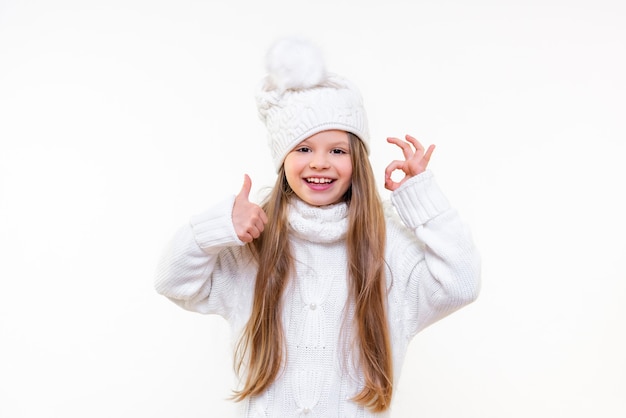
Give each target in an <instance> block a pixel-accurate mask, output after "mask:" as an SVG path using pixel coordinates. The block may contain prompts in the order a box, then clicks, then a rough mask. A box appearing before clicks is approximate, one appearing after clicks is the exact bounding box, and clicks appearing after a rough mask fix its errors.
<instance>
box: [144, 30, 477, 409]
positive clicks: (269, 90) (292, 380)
mask: <svg viewBox="0 0 626 418" xmlns="http://www.w3.org/2000/svg"><path fill="white" fill-rule="evenodd" d="M268 70H269V75H268V76H267V77H266V78H265V80H264V83H263V85H262V88H261V91H260V92H259V94H258V97H257V103H258V108H259V113H260V115H261V118H262V120H263V121H264V122H265V124H266V126H267V128H268V141H269V145H270V149H271V153H272V157H273V160H274V164H275V168H276V170H277V173H278V176H277V180H276V184H275V186H274V188H273V189H272V191H271V193H270V194H269V196H268V197H267V198H266V199H265V201H264V202H263V203H262V204H261V206H258V205H256V204H254V203H252V202H250V201H249V199H248V194H249V192H250V189H251V181H250V179H249V177H248V176H247V175H246V176H245V177H244V184H243V187H242V189H241V191H240V192H239V194H238V195H236V196H231V197H230V198H228V199H225V200H223V201H222V202H221V203H219V204H217V205H215V206H214V207H213V208H211V209H209V210H208V211H206V212H204V213H201V214H199V215H197V216H194V217H192V218H191V221H190V222H189V224H188V225H186V226H184V227H183V228H182V229H180V230H179V232H178V233H177V234H176V235H175V236H174V238H173V239H172V241H171V242H170V244H169V246H168V248H167V249H166V251H165V252H164V255H163V257H162V260H161V263H160V265H159V268H158V273H157V279H156V289H157V291H158V292H159V293H161V294H163V295H165V296H167V297H168V298H169V299H171V300H172V301H174V302H176V303H177V304H179V305H180V306H181V307H183V308H185V309H188V310H191V311H196V312H200V313H212V314H218V315H221V316H223V317H224V318H225V319H226V320H227V321H228V322H229V323H230V326H231V328H232V332H233V336H234V337H235V370H236V372H237V375H238V376H239V383H240V384H239V386H238V387H237V388H236V391H235V394H234V399H236V400H237V401H241V416H242V417H299V416H302V417H305V416H315V417H323V418H330V417H336V418H339V417H341V418H344V417H387V416H389V410H390V404H391V400H392V394H393V390H394V385H395V383H396V382H397V381H398V378H399V375H400V370H401V367H402V363H403V360H404V355H405V352H406V349H407V346H408V344H409V341H410V340H411V338H412V337H413V336H415V335H416V334H417V333H418V332H419V331H420V330H422V329H424V328H425V327H427V326H428V325H430V324H432V323H433V322H435V321H437V320H439V319H441V318H443V317H444V316H446V315H448V314H450V313H451V312H453V311H455V310H457V309H459V308H460V307H462V306H464V305H466V304H468V303H470V302H472V301H473V300H474V299H475V298H476V297H477V294H478V289H479V271H480V262H479V257H478V255H477V251H476V249H475V248H474V245H473V244H472V241H471V238H470V236H469V233H468V231H467V229H466V228H465V226H464V224H463V223H462V222H461V220H460V218H459V216H458V215H457V212H456V211H455V210H453V209H452V208H451V207H450V205H449V203H448V200H447V199H446V198H445V196H444V195H443V194H442V192H441V191H440V189H439V188H438V186H437V184H436V183H435V180H434V177H433V174H432V172H431V171H429V170H427V165H428V162H429V160H430V157H431V155H432V153H433V150H434V146H432V145H431V146H430V147H429V148H428V149H426V150H425V149H424V147H423V146H422V145H421V144H420V142H418V141H417V140H416V139H414V138H413V137H411V136H408V135H407V136H406V138H405V139H406V140H401V139H398V138H389V139H388V141H389V142H390V143H391V144H394V145H396V146H398V147H400V148H401V150H402V152H403V155H404V158H405V159H404V160H403V161H394V162H392V163H391V164H390V165H389V166H388V167H387V169H386V172H385V176H386V178H385V187H386V188H387V189H389V190H391V191H392V193H391V204H386V205H383V204H382V203H381V201H380V198H379V195H378V193H377V191H376V186H375V179H374V175H373V173H372V168H371V165H370V162H369V159H368V152H369V136H368V128H367V119H366V115H365V110H364V108H363V103H362V99H361V96H360V94H359V92H358V91H357V89H356V88H355V87H354V86H353V85H352V84H351V83H350V82H349V81H348V80H345V79H344V78H341V77H339V76H337V75H333V74H329V73H327V72H326V70H325V68H324V65H323V62H322V61H321V59H320V55H319V52H318V51H317V50H316V49H314V48H313V47H312V46H311V45H310V44H308V43H306V42H303V41H298V40H283V41H280V42H278V43H277V44H275V45H274V46H273V48H271V49H270V51H269V53H268ZM396 170H401V171H402V172H404V178H403V179H402V180H401V181H399V182H398V181H394V180H393V179H392V177H391V174H392V173H393V172H394V171H396Z"/></svg>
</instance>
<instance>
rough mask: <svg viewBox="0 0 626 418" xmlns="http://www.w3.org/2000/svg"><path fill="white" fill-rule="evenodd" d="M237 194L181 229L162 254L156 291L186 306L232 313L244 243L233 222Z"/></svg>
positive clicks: (225, 313) (202, 310) (199, 310)
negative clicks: (230, 311)
mask: <svg viewBox="0 0 626 418" xmlns="http://www.w3.org/2000/svg"><path fill="white" fill-rule="evenodd" d="M233 202H234V196H231V197H230V198H228V199H225V200H223V201H222V202H220V203H219V204H218V205H216V206H214V207H213V208H211V209H209V210H207V211H206V212H204V213H201V214H199V215H196V216H193V217H192V218H191V219H190V222H189V223H188V224H187V225H185V226H183V227H182V228H180V229H179V230H178V231H177V232H176V234H175V235H174V237H173V238H172V239H171V240H170V242H169V243H168V245H167V246H166V248H165V250H164V251H163V254H162V255H161V258H160V261H159V264H158V267H157V272H156V280H155V289H156V291H157V292H158V293H159V294H161V295H163V296H166V297H167V298H169V299H170V300H172V301H173V302H175V303H176V304H178V305H179V306H181V307H182V308H184V309H187V310H190V311H195V312H199V313H218V314H221V315H223V316H227V315H228V307H229V306H230V305H232V303H231V302H229V298H232V297H233V292H234V289H233V286H234V280H233V279H234V278H235V277H237V276H238V271H239V270H240V269H241V265H242V262H243V259H244V258H245V257H242V251H241V250H242V248H243V245H244V243H243V242H242V241H240V240H239V239H238V238H237V235H236V233H235V229H234V226H233V224H232V217H231V213H232V206H233Z"/></svg>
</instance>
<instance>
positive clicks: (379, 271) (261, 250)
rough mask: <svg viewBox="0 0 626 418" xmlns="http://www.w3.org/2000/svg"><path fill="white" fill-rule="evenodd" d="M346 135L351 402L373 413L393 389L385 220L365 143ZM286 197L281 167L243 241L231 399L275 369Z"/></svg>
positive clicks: (267, 381) (280, 345)
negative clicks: (246, 281) (246, 266)
mask: <svg viewBox="0 0 626 418" xmlns="http://www.w3.org/2000/svg"><path fill="white" fill-rule="evenodd" d="M348 135H349V137H350V156H351V162H352V184H351V187H350V188H349V189H348V191H347V192H346V195H345V196H344V199H345V201H346V203H347V204H348V231H347V236H346V246H347V251H348V280H349V289H350V293H349V299H350V300H349V302H350V303H351V304H352V306H354V309H355V312H354V325H353V326H354V329H355V331H356V338H355V341H356V342H357V343H358V344H357V345H358V353H356V354H357V358H358V359H359V366H360V369H361V372H362V373H363V377H364V387H363V389H362V390H361V392H360V393H359V394H357V395H356V396H355V397H354V401H356V402H357V403H359V404H361V405H364V406H365V407H367V408H370V409H371V410H372V411H375V412H380V411H384V410H386V409H387V408H389V405H390V403H391V396H392V391H393V365H392V355H391V344H390V337H389V327H388V323H387V309H386V300H387V298H386V286H385V269H384V267H385V262H384V254H385V241H386V233H385V219H384V214H383V208H382V204H381V201H380V197H379V195H378V192H377V189H376V183H375V180H374V174H373V171H372V167H371V164H370V162H369V159H368V156H367V152H366V150H365V146H364V145H363V143H362V142H361V140H359V139H358V137H356V136H354V135H352V134H348ZM293 195H294V192H293V191H292V190H291V188H290V187H289V184H288V183H287V180H286V177H285V171H284V168H283V167H281V169H280V171H279V173H278V178H277V180H276V184H275V186H274V188H273V189H272V192H271V193H270V195H269V196H268V198H267V199H266V201H265V202H264V203H263V204H262V207H263V210H265V213H266V214H267V217H268V219H269V220H270V221H269V222H268V223H267V225H266V227H265V230H264V231H263V233H262V234H261V236H260V237H259V238H258V239H256V240H254V241H253V242H252V243H251V244H250V245H249V248H250V250H251V251H252V253H253V254H254V256H255V258H256V260H257V262H258V272H257V277H256V285H255V290H254V298H253V305H252V314H251V316H250V319H249V320H248V323H247V325H246V327H245V328H244V330H243V334H242V336H241V338H240V340H239V341H238V343H237V346H236V350H235V371H236V372H237V373H238V374H239V375H241V374H242V373H241V372H242V371H244V370H245V378H244V381H243V383H244V384H243V388H242V389H241V390H239V391H237V392H235V396H234V399H235V400H238V401H240V400H243V399H245V398H246V397H249V396H254V395H259V394H261V393H262V392H264V391H265V390H267V389H268V388H269V386H270V385H271V384H272V382H274V380H275V379H276V377H277V376H278V374H279V372H280V371H281V368H282V362H283V358H284V355H285V343H284V335H283V327H282V321H281V311H282V296H283V293H284V289H285V287H286V285H287V281H288V280H289V276H290V274H291V273H292V272H293V265H294V262H293V258H292V255H291V249H290V247H289V237H288V235H289V232H288V224H287V204H288V202H289V199H290V198H291V197H292V196H293Z"/></svg>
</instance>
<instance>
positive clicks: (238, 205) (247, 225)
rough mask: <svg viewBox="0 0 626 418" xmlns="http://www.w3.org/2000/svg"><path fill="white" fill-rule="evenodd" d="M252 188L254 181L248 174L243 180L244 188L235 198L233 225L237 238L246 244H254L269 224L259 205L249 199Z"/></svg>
mask: <svg viewBox="0 0 626 418" xmlns="http://www.w3.org/2000/svg"><path fill="white" fill-rule="evenodd" d="M251 188H252V180H250V176H248V175H247V174H246V175H244V178H243V186H242V187H241V191H240V192H239V194H238V195H237V196H236V197H235V203H234V205H233V225H234V227H235V232H236V233H237V237H238V238H239V239H240V240H241V241H243V242H245V243H248V242H252V240H254V239H256V238H258V237H259V236H260V235H261V232H263V229H265V224H266V223H267V215H266V214H265V212H264V211H263V209H261V207H260V206H259V205H256V204H254V203H252V202H250V200H249V199H248V197H249V196H250V189H251Z"/></svg>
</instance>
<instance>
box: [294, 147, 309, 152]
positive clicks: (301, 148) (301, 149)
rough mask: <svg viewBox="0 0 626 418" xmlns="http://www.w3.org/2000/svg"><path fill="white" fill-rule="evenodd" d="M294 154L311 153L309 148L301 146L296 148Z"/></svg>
mask: <svg viewBox="0 0 626 418" xmlns="http://www.w3.org/2000/svg"><path fill="white" fill-rule="evenodd" d="M296 152H311V148H309V147H306V146H301V147H298V148H296Z"/></svg>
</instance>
